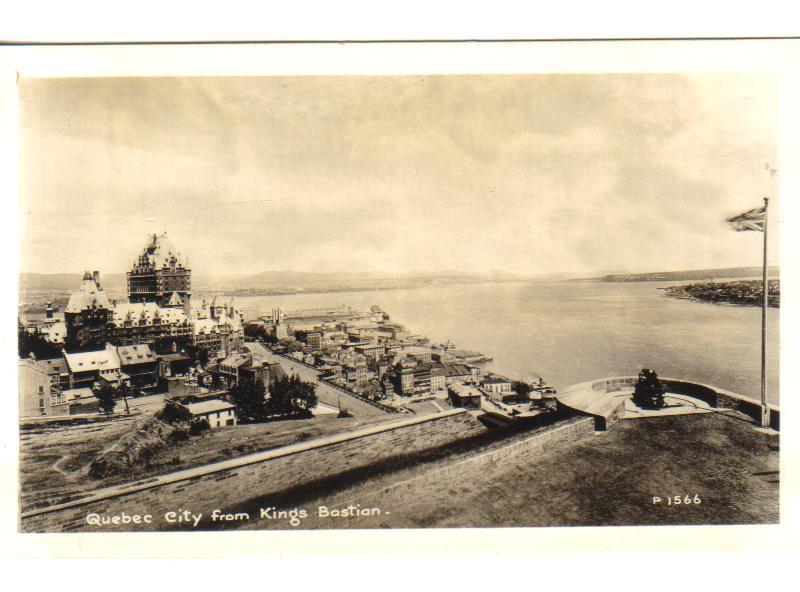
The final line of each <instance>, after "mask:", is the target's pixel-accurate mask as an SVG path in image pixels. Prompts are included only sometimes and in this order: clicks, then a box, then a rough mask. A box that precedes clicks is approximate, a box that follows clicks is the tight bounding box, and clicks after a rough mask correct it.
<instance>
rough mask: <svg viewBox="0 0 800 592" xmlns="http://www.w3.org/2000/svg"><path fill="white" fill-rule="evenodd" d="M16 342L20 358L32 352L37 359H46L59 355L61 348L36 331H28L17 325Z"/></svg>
mask: <svg viewBox="0 0 800 592" xmlns="http://www.w3.org/2000/svg"><path fill="white" fill-rule="evenodd" d="M17 342H18V346H19V357H20V358H27V357H29V356H30V355H31V354H33V355H34V356H36V359H37V360H47V359H49V358H55V357H58V356H60V355H61V350H60V349H59V348H58V347H57V346H56V345H54V344H52V343H50V342H49V341H47V340H46V339H45V338H44V337H42V335H41V333H39V332H38V331H36V332H35V333H28V331H27V330H26V329H25V328H24V327H19V330H18V332H17Z"/></svg>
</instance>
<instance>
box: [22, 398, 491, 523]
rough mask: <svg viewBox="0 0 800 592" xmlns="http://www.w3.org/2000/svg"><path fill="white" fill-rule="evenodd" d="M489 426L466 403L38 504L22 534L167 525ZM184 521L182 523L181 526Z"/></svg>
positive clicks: (473, 433) (26, 516) (27, 517)
mask: <svg viewBox="0 0 800 592" xmlns="http://www.w3.org/2000/svg"><path fill="white" fill-rule="evenodd" d="M485 430H486V428H485V427H484V426H483V425H482V424H481V423H480V422H479V421H478V420H477V419H476V418H475V417H474V416H473V415H471V414H469V413H468V412H467V411H466V410H464V409H453V410H450V411H446V412H443V413H438V414H434V415H428V416H423V417H412V418H408V419H400V420H393V421H387V422H383V423H380V424H377V425H372V426H367V427H364V428H361V429H359V430H354V431H352V432H344V433H341V434H334V435H331V436H325V437H323V438H317V439H314V440H308V441H305V442H302V443H299V444H293V445H291V446H285V447H282V448H277V449H274V450H267V451H264V452H259V453H255V454H250V455H247V456H243V457H239V458H235V459H230V460H226V461H222V462H217V463H213V464H209V465H203V466H200V467H194V468H191V469H186V470H183V471H178V472H175V473H170V474H167V475H161V476H158V477H153V478H151V479H145V480H143V481H137V482H134V483H127V484H124V485H119V486H114V487H108V488H105V489H100V490H96V491H93V492H91V493H90V494H88V495H87V496H86V497H84V498H82V499H77V500H74V501H70V502H66V503H62V504H58V505H55V506H50V507H47V508H42V509H37V510H31V511H29V512H26V513H24V514H23V515H22V516H21V524H20V529H21V530H22V531H23V532H75V531H103V532H105V531H129V530H163V529H164V528H169V527H171V526H175V525H176V524H175V523H170V522H169V521H167V520H166V518H165V515H166V514H167V513H168V512H176V513H177V512H179V511H180V510H190V511H194V512H203V513H204V514H205V515H206V516H208V513H210V512H212V511H213V509H217V508H219V509H224V508H230V507H235V506H236V505H237V504H238V503H240V502H241V503H244V502H246V501H248V500H253V499H257V498H260V497H263V496H266V495H271V494H274V493H278V492H281V491H285V490H287V489H290V488H293V487H297V486H301V485H303V484H306V483H312V482H314V481H316V480H319V479H324V478H329V477H331V476H334V475H337V474H340V473H344V472H346V471H349V470H353V469H358V468H360V467H365V466H368V465H370V464H372V463H375V462H379V461H382V460H386V459H389V458H392V457H395V456H400V455H406V454H409V453H413V452H417V451H421V450H423V449H427V448H432V447H436V446H443V445H447V444H449V443H452V442H455V441H456V440H461V439H463V438H468V437H470V436H476V435H479V434H481V433H484V432H485ZM122 513H124V514H125V516H127V517H132V516H140V517H144V516H150V522H144V518H142V522H138V523H135V522H127V523H126V522H124V518H121V517H120V518H119V520H118V521H117V522H116V523H113V522H112V523H110V524H101V525H93V524H89V522H88V521H87V516H89V515H90V514H96V515H98V516H100V517H101V519H105V518H109V519H111V517H113V516H118V517H119V516H121V515H122ZM178 526H180V524H178Z"/></svg>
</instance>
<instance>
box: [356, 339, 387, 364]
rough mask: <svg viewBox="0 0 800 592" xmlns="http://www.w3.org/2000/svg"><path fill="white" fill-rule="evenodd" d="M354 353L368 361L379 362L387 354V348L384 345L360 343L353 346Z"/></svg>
mask: <svg viewBox="0 0 800 592" xmlns="http://www.w3.org/2000/svg"><path fill="white" fill-rule="evenodd" d="M353 351H355V352H356V353H357V354H360V355H362V356H364V357H365V358H367V359H368V360H373V361H377V360H379V359H380V358H381V356H382V355H383V354H384V353H386V346H385V345H383V344H382V343H359V344H357V345H355V346H353Z"/></svg>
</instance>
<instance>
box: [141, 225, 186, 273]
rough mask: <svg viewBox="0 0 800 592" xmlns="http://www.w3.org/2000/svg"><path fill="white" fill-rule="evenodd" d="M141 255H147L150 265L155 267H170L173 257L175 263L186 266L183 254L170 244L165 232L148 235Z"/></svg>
mask: <svg viewBox="0 0 800 592" xmlns="http://www.w3.org/2000/svg"><path fill="white" fill-rule="evenodd" d="M142 256H143V257H147V259H148V261H149V263H150V265H152V266H153V267H154V268H156V269H161V268H163V267H170V262H171V260H172V259H173V258H174V259H175V264H176V265H179V266H183V267H185V266H186V262H185V260H184V258H183V256H182V255H181V254H180V252H179V251H178V250H177V249H176V248H175V246H174V245H173V244H172V241H171V240H170V239H169V237H168V236H167V233H166V232H165V233H163V234H152V235H150V240H149V242H148V243H147V246H146V247H145V249H144V252H143V253H142Z"/></svg>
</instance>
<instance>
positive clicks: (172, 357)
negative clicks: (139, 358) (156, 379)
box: [158, 353, 192, 378]
mask: <svg viewBox="0 0 800 592" xmlns="http://www.w3.org/2000/svg"><path fill="white" fill-rule="evenodd" d="M158 360H159V369H158V373H159V376H161V377H163V378H169V377H170V376H183V375H185V374H187V373H188V372H189V369H190V368H191V367H192V359H191V358H190V357H189V356H187V355H184V354H179V353H174V354H164V355H161V356H159V357H158Z"/></svg>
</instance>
